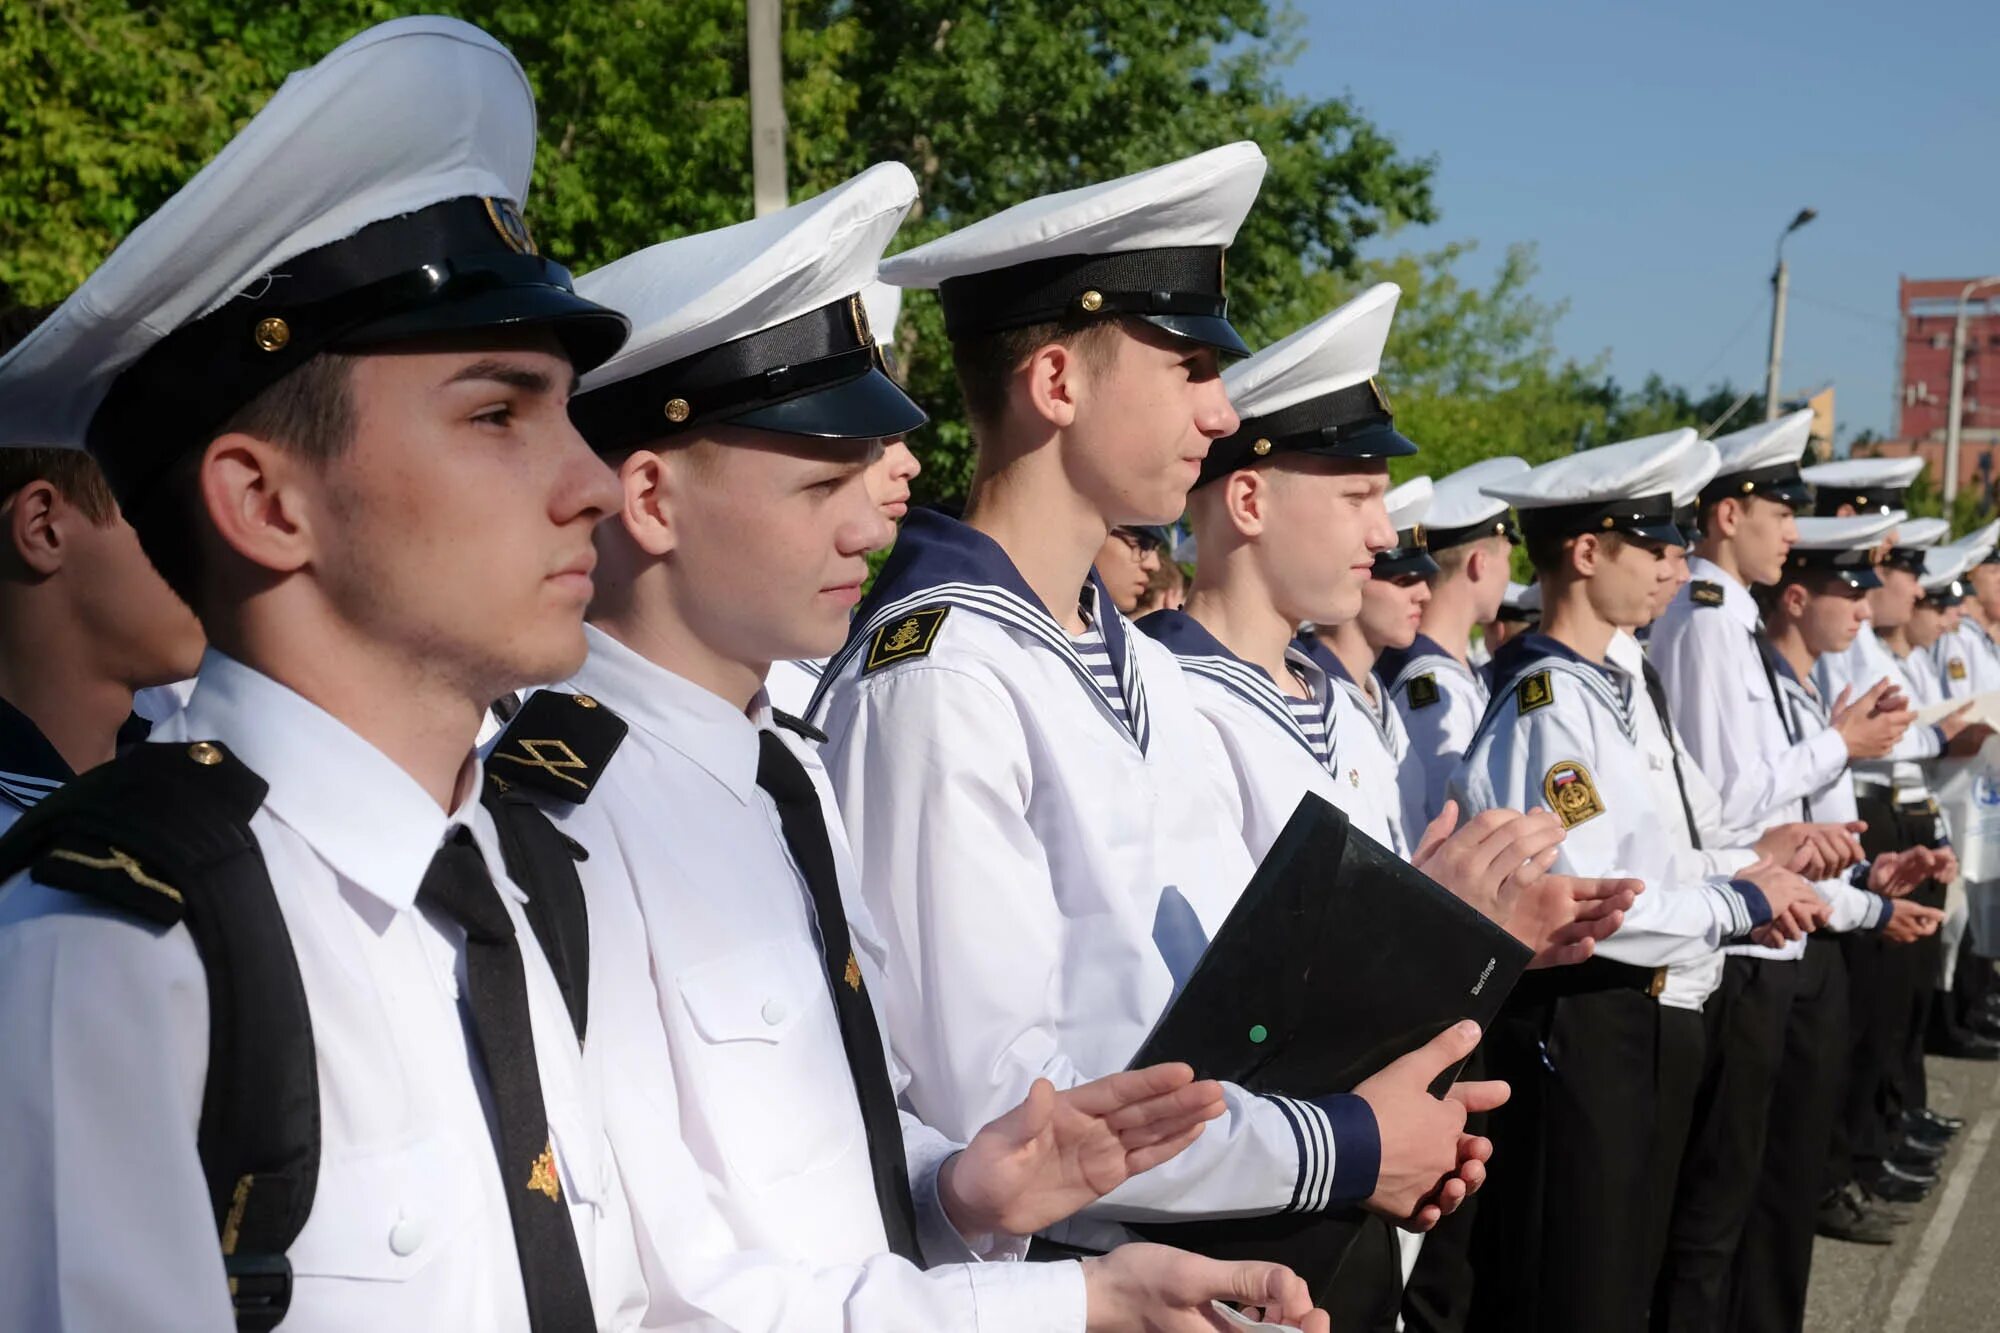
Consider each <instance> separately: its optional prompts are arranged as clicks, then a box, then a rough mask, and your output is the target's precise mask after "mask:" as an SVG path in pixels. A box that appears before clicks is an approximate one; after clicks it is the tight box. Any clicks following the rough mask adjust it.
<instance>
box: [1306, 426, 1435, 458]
mask: <svg viewBox="0 0 2000 1333" xmlns="http://www.w3.org/2000/svg"><path fill="white" fill-rule="evenodd" d="M1291 452H1293V453H1296V454H1318V455H1319V456H1320V457H1322V458H1408V457H1409V456H1410V455H1411V454H1413V453H1415V452H1417V445H1416V441H1414V440H1412V439H1410V438H1409V437H1408V436H1406V435H1404V434H1403V432H1401V431H1399V430H1397V429H1396V425H1395V423H1394V422H1392V421H1386V420H1385V421H1376V422H1367V423H1363V424H1362V425H1358V426H1349V427H1346V428H1345V429H1343V430H1342V431H1341V432H1340V438H1339V439H1337V440H1334V441H1332V442H1330V443H1328V444H1309V445H1306V446H1305V447H1303V448H1300V449H1294V450H1292V451H1291Z"/></svg>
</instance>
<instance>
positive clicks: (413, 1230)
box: [389, 1217, 424, 1256]
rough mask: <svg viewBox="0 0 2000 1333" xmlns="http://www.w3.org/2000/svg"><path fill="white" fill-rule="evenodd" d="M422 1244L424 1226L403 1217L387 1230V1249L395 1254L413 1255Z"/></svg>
mask: <svg viewBox="0 0 2000 1333" xmlns="http://www.w3.org/2000/svg"><path fill="white" fill-rule="evenodd" d="M423 1243H424V1224H423V1223H421V1222H413V1221H411V1220H410V1219H409V1218H407V1217H405V1218H402V1219H401V1220H399V1221H398V1222H397V1223H396V1225H395V1226H393V1227H390V1228H389V1248H390V1249H392V1250H394V1251H395V1252H396V1253H397V1254H400V1255H404V1256H408V1255H412V1254H415V1253H416V1252H417V1250H418V1249H419V1248H421V1247H422V1245H423Z"/></svg>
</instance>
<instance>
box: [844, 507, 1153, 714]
mask: <svg viewBox="0 0 2000 1333" xmlns="http://www.w3.org/2000/svg"><path fill="white" fill-rule="evenodd" d="M1080 591H1081V594H1082V597H1083V604H1084V605H1094V606H1095V607H1096V608H1097V609H1098V614H1097V615H1095V616H1093V617H1092V618H1091V628H1092V629H1093V630H1095V631H1096V632H1097V633H1098V634H1099V635H1100V636H1102V638H1103V641H1104V650H1105V652H1106V654H1107V655H1108V656H1109V657H1110V659H1111V665H1112V668H1113V670H1115V671H1116V672H1117V673H1118V679H1119V683H1120V685H1121V686H1122V687H1123V690H1124V695H1125V706H1126V711H1127V713H1128V714H1129V716H1130V723H1129V727H1128V724H1127V723H1125V722H1122V721H1120V720H1119V718H1118V716H1117V714H1115V713H1114V712H1113V711H1112V710H1111V706H1110V704H1109V703H1108V702H1106V700H1105V699H1104V696H1103V694H1102V693H1101V692H1100V691H1099V689H1098V687H1097V685H1096V683H1095V681H1094V680H1093V679H1092V677H1091V674H1090V668H1089V667H1088V666H1086V665H1085V664H1084V661H1083V658H1082V656H1081V655H1080V654H1079V653H1078V652H1077V648H1076V644H1075V643H1074V642H1073V641H1072V640H1071V638H1070V636H1069V633H1068V631H1067V630H1065V629H1064V628H1063V627H1062V625H1061V624H1060V623H1058V622H1057V620H1056V618H1055V617H1054V616H1053V615H1051V614H1050V613H1049V610H1048V608H1047V607H1046V606H1044V605H1042V602H1041V599H1040V598H1039V597H1037V596H1036V595H1035V593H1034V591H1033V590H1032V589H1031V588H1029V587H1028V582H1027V580H1026V579H1024V578H1022V577H1021V571H1020V570H1019V569H1018V568H1016V567H1015V565H1014V562H1013V560H1012V559H1011V558H1009V557H1008V555H1007V552H1006V551H1005V550H1004V549H1002V547H1001V546H1000V544H999V543H998V542H996V541H994V540H993V539H992V538H991V537H989V536H987V535H986V534H985V533H983V532H980V531H979V530H978V529H976V528H974V527H971V526H970V525H968V524H965V523H962V522H960V521H958V520H957V519H954V518H949V517H947V516H945V515H943V514H940V513H938V512H936V511H935V510H929V509H915V510H912V511H911V512H910V514H909V516H908V517H907V518H905V519H904V520H903V527H902V532H901V533H900V534H899V535H898V537H897V539H896V546H895V549H894V550H893V551H891V552H890V553H889V559H888V561H887V562H886V563H885V564H884V565H883V566H882V571H881V573H880V574H878V575H877V576H876V579H875V586H874V587H873V588H872V589H870V591H869V593H868V596H867V597H866V598H864V599H863V600H862V603H861V605H860V607H858V608H857V609H856V612H855V616H854V622H853V628H852V629H851V630H850V632H849V634H848V638H847V643H846V645H845V646H843V647H842V648H841V650H840V652H839V653H837V654H835V656H834V657H833V659H832V660H831V661H830V662H829V663H828V664H827V670H826V675H825V677H824V678H823V679H822V680H821V682H820V687H819V689H818V690H817V691H816V692H815V693H814V695H813V701H812V705H811V707H810V708H809V709H808V710H807V716H808V718H809V719H810V720H812V721H814V722H817V721H819V720H820V715H821V711H822V708H823V706H824V703H825V700H826V696H827V693H828V690H829V689H830V687H831V685H832V683H833V682H834V681H835V680H837V679H838V678H839V677H840V676H841V675H842V673H843V671H844V670H845V668H846V667H847V666H848V665H849V664H851V663H853V662H854V661H855V660H856V659H857V658H858V657H860V656H861V655H862V654H863V653H867V652H869V649H870V645H871V644H872V643H873V641H874V640H875V639H876V638H877V636H878V635H884V634H887V635H895V634H896V633H897V632H898V631H900V630H901V629H902V628H903V627H904V626H905V624H906V623H907V622H909V621H913V620H914V621H916V622H917V631H918V636H917V637H916V638H913V639H911V640H910V642H909V643H907V644H904V646H903V647H902V648H899V649H897V650H896V651H897V652H898V654H899V656H897V657H895V658H894V659H893V660H897V661H900V660H906V659H907V658H913V657H920V656H923V655H924V654H925V653H928V652H929V650H930V644H931V642H932V641H933V640H934V639H935V636H936V630H937V627H938V626H939V625H941V624H942V623H943V619H944V614H945V613H946V612H947V611H948V610H949V609H952V608H958V609H962V610H964V611H968V612H971V613H973V614H975V615H981V616H985V617H987V618H988V619H991V620H997V621H999V622H1000V623H1001V624H1004V625H1007V626H1009V627H1011V628H1013V629H1017V630H1022V631H1024V632H1026V633H1027V634H1028V635H1029V636H1030V637H1031V638H1033V639H1035V640H1037V641H1038V642H1040V643H1041V644H1042V645H1043V646H1045V647H1046V648H1048V649H1049V650H1050V651H1051V652H1054V653H1055V654H1056V655H1057V656H1058V657H1060V658H1062V659H1063V661H1064V662H1065V664H1067V665H1068V666H1069V667H1070V669H1071V672H1072V673H1073V674H1074V675H1075V677H1076V679H1077V684H1078V686H1079V688H1081V689H1083V690H1085V691H1087V692H1088V693H1089V695H1090V697H1091V698H1092V699H1094V700H1096V701H1097V704H1098V706H1099V709H1100V711H1101V712H1102V713H1103V715H1104V717H1105V718H1106V720H1108V721H1109V722H1111V723H1112V724H1113V725H1114V726H1117V727H1118V728H1119V730H1120V731H1123V732H1125V733H1126V735H1127V736H1128V738H1129V739H1130V740H1131V741H1132V742H1133V744H1135V745H1137V746H1138V747H1139V749H1140V751H1141V752H1142V753H1143V752H1144V751H1145V749H1146V745H1147V741H1148V739H1149V738H1150V735H1151V728H1150V723H1149V722H1148V719H1147V713H1146V699H1145V687H1144V684H1143V683H1142V681H1141V680H1140V677H1139V664H1138V660H1137V655H1136V653H1134V652H1133V645H1132V643H1131V640H1130V634H1129V631H1130V629H1131V625H1130V623H1129V622H1128V621H1127V620H1126V619H1125V617H1124V616H1122V615H1120V614H1118V611H1117V609H1116V607H1115V605H1114V604H1113V602H1112V600H1111V594H1110V592H1109V591H1108V590H1107V589H1106V588H1105V586H1104V582H1103V580H1102V579H1100V578H1098V576H1097V571H1096V570H1095V569H1093V570H1091V571H1090V575H1089V578H1088V580H1087V581H1086V582H1085V584H1084V585H1083V588H1082V589H1081V590H1080ZM927 613H929V614H930V617H931V618H930V620H929V621H928V622H926V621H925V616H926V615H927ZM926 623H928V628H927V629H926V628H925V626H926ZM905 637H907V636H905ZM894 642H897V643H901V642H902V639H901V638H897V639H895V640H894ZM881 664H883V663H881V661H880V657H879V655H871V658H870V659H869V660H868V661H866V662H864V665H863V669H864V670H867V669H872V667H873V665H881Z"/></svg>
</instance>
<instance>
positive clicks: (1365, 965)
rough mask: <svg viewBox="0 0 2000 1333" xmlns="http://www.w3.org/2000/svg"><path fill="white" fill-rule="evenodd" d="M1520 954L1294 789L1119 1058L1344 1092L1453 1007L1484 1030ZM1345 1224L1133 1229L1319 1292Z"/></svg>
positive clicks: (1308, 1219)
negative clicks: (1148, 1023) (1195, 957)
mask: <svg viewBox="0 0 2000 1333" xmlns="http://www.w3.org/2000/svg"><path fill="white" fill-rule="evenodd" d="M1532 957H1533V952H1532V951H1531V950H1530V949H1528V948H1527V947H1526V946H1525V945H1523V944H1521V943H1520V942H1519V941H1518V940H1516V939H1514V937H1513V936H1511V935H1509V934H1508V933H1507V932H1506V931H1505V930H1504V929H1502V928H1501V927H1500V926H1498V925H1496V924H1495V923H1494V922H1492V921H1491V920H1489V919H1487V918H1486V917H1485V916H1484V915H1482V914H1481V913H1480V912H1479V911H1478V910H1477V909H1476V908H1473V907H1471V906H1468V905H1467V904H1466V903H1464V902H1461V901H1460V900H1459V899H1457V898H1455V897H1453V896H1452V895H1451V893H1450V892H1448V891H1447V890H1445V889H1444V888H1443V887H1441V886H1440V885H1438V884H1437V883H1436V882H1435V881H1433V880H1432V879H1430V877H1428V876H1427V875H1425V874H1424V873H1423V872H1422V871H1419V870H1417V869H1416V868H1415V867H1413V866H1411V865H1410V864H1409V863H1407V862H1405V861H1404V860H1402V859H1401V858H1400V857H1398V856H1396V855H1395V853H1393V852H1391V851H1389V850H1388V849H1387V848H1385V847H1383V846H1382V845H1381V844H1380V843H1378V842H1375V841H1374V840H1373V839H1371V838H1369V837H1368V836H1367V835H1366V834H1364V833H1361V832H1358V831H1357V830H1355V829H1354V828H1353V827H1352V826H1351V825H1350V824H1349V823H1348V820H1347V816H1346V815H1344V814H1342V813H1341V812H1340V811H1339V810H1337V809H1335V808H1334V807H1333V806H1331V805H1329V804H1328V803H1327V802H1325V801H1323V800H1321V799H1320V798H1319V797H1317V796H1313V795H1310V794H1308V795H1307V796H1306V797H1305V798H1304V799H1303V800H1301V801H1300V802H1299V806H1298V809H1296V810H1294V811H1293V812H1292V817H1291V819H1290V820H1289V821H1288V822H1287V823H1286V824H1285V828H1284V831H1283V832H1282V833H1280V834H1279V835H1278V840H1277V842H1275V843H1274V844H1272V847H1271V850H1270V852H1269V853H1268V854H1267V855H1266V856H1265V857H1264V860H1263V863H1262V864H1261V865H1259V866H1258V867H1257V872H1256V874H1255V875H1254V876H1253V877H1252V878H1251V880H1250V885H1249V887H1248V888H1246V889H1245V890H1244V891H1243V896H1242V897H1241V898H1239V899H1238V900H1237V902H1236V906H1235V907H1234V908H1232V909H1231V910H1230V913H1229V917H1228V919H1227V920H1225V921H1224V922H1223V923H1222V929H1221V930H1220V931H1218V932H1217V933H1216V936H1215V938H1214V939H1213V940H1211V941H1210V942H1209V945H1208V948H1207V949H1206V951H1204V952H1203V954H1202V956H1201V958H1200V960H1199V961H1198V962H1197V963H1196V964H1195V968H1194V971H1193V972H1192V973H1191V974H1189V976H1188V979H1187V983H1186V984H1185V985H1184V986H1183V987H1182V988H1181V991H1180V993H1179V994H1178V995H1176V996H1175V997H1174V999H1173V1001H1172V1003H1171V1004H1169V1005H1168V1006H1167V1010H1166V1012H1165V1013H1163V1014H1162V1015H1160V1019H1159V1021H1158V1022H1157V1023H1155V1024H1154V1025H1153V1030H1152V1032H1151V1033H1150V1034H1149V1035H1148V1036H1147V1038H1146V1040H1145V1042H1144V1044H1142V1045H1141V1046H1140V1048H1139V1051H1138V1053H1137V1054H1136V1055H1135V1056H1134V1057H1133V1059H1132V1065H1133V1067H1135V1068H1136V1067H1139V1066H1143V1065H1151V1064H1158V1063H1160V1062H1162V1061H1168V1060H1179V1061H1185V1062H1186V1063H1188V1064H1190V1065H1193V1066H1194V1070H1195V1074H1196V1076H1197V1077H1200V1078H1219V1079H1224V1080H1227V1081H1229V1082H1231V1083H1237V1084H1240V1085H1242V1086H1243V1087H1245V1088H1248V1089H1249V1090H1251V1091H1252V1092H1268V1093H1280V1094H1283V1095H1285V1096H1288V1097H1297V1098H1312V1097H1323V1096H1329V1095H1332V1094H1334V1093H1341V1092H1350V1091H1352V1090H1353V1088H1354V1086H1355V1085H1356V1084H1357V1083H1359V1082H1361V1081H1362V1080H1363V1079H1365V1078H1367V1077H1368V1076H1369V1075H1370V1074H1373V1073H1374V1072H1375V1071H1376V1070H1378V1069H1380V1068H1382V1066H1384V1065H1386V1064H1388V1063H1390V1062H1391V1061H1392V1060H1395V1059H1396V1058H1397V1057H1398V1056H1401V1055H1405V1054H1407V1053H1408V1052H1410V1051H1413V1050H1415V1049H1417V1048H1418V1047H1419V1046H1422V1045H1423V1044H1425V1043H1426V1042H1428V1041H1430V1040H1431V1039H1432V1038H1433V1037H1435V1036H1437V1035H1438V1033H1440V1032H1442V1031H1444V1030H1445V1029H1446V1028H1448V1027H1450V1026H1451V1025H1452V1024H1453V1023H1456V1022H1458V1021H1459V1020H1460V1019H1464V1018H1470V1019H1474V1020H1476V1021H1477V1022H1478V1023H1479V1025H1480V1027H1481V1029H1482V1030H1484V1029H1485V1028H1487V1027H1489V1026H1490V1025H1491V1024H1492V1022H1493V1019H1494V1017H1495V1015H1496V1014H1497V1013H1498V1012H1499V1010H1500V1005H1501V1003H1502V1001H1504V1000H1505V999H1506V998H1507V994H1508V992H1510V991H1511V990H1513V988H1514V983H1515V982H1517V981H1518V980H1520V977H1521V973H1522V972H1523V971H1524V970H1526V968H1527V966H1528V963H1529V961H1530V959H1531V958H1532ZM1457 1074H1458V1069H1457V1067H1454V1068H1451V1069H1447V1070H1446V1071H1445V1072H1444V1073H1443V1074H1441V1075H1439V1076H1438V1078H1437V1079H1436V1081H1434V1082H1433V1083H1432V1084H1431V1091H1432V1092H1433V1093H1436V1094H1438V1095H1442V1094H1443V1093H1444V1092H1445V1091H1446V1090H1447V1089H1448V1088H1449V1087H1450V1086H1451V1083H1452V1081H1453V1079H1454V1078H1456V1077H1457ZM1358 1221H1359V1219H1358V1217H1357V1216H1356V1214H1355V1213H1354V1211H1353V1210H1349V1211H1348V1212H1347V1213H1345V1214H1284V1215H1280V1216H1275V1217H1262V1218H1248V1219H1238V1220H1228V1221H1215V1222H1189V1223H1174V1224H1170V1225H1147V1226H1143V1227H1141V1228H1139V1230H1141V1231H1143V1232H1144V1233H1145V1234H1146V1235H1147V1236H1148V1237H1149V1238H1151V1239H1154V1240H1161V1241H1166V1242H1169V1243H1171V1244H1176V1245H1180V1246H1182V1247H1184V1248H1187V1249H1193V1250H1197V1251H1200V1252H1202V1253H1205V1254H1211V1255H1215V1256H1217V1257H1219V1258H1260V1259H1273V1260H1278V1261H1280V1262H1284V1263H1289V1264H1291V1265H1292V1267H1293V1268H1294V1269H1295V1270H1296V1271H1298V1272H1299V1273H1300V1275H1301V1276H1303V1277H1305V1278H1306V1279H1307V1280H1308V1282H1310V1283H1312V1285H1313V1287H1314V1289H1315V1291H1316V1292H1318V1291H1321V1290H1324V1289H1325V1287H1324V1284H1325V1282H1326V1281H1327V1280H1329V1279H1330V1278H1331V1276H1332V1272H1333V1269H1334V1268H1337V1267H1338V1265H1339V1261H1340V1256H1341V1255H1342V1254H1343V1253H1344V1252H1345V1250H1346V1247H1347V1243H1348V1241H1349V1240H1350V1239H1351V1238H1352V1236H1353V1234H1354V1232H1355V1230H1356V1229H1357V1225H1358Z"/></svg>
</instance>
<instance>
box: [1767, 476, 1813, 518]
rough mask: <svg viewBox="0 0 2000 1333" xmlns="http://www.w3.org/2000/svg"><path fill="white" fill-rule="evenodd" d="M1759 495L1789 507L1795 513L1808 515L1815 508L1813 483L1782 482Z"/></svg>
mask: <svg viewBox="0 0 2000 1333" xmlns="http://www.w3.org/2000/svg"><path fill="white" fill-rule="evenodd" d="M1757 494H1758V495H1761V496H1763V497H1764V498H1765V499H1766V500H1776V501H1777V502H1778V503H1779V504H1781V505H1789V506H1791V508H1792V510H1793V511H1794V512H1795V513H1800V514H1803V513H1806V512H1807V511H1809V510H1810V509H1811V508H1812V506H1813V488H1812V485H1811V483H1809V482H1805V481H1791V482H1780V483H1779V484H1777V485H1775V486H1772V487H1770V488H1769V489H1768V490H1766V489H1760V490H1758V492H1757Z"/></svg>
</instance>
